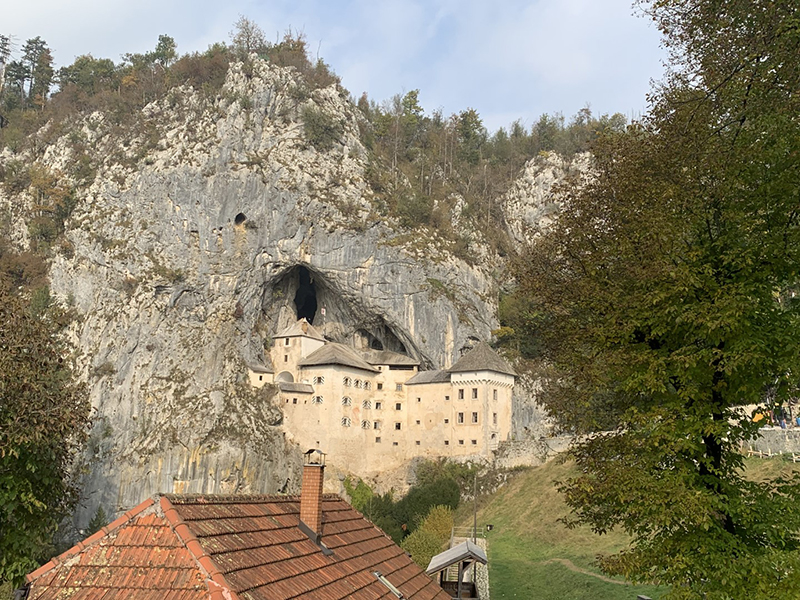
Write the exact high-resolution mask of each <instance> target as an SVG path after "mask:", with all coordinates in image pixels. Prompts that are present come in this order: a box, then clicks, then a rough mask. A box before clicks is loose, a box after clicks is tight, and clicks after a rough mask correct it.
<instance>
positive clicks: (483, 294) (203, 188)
mask: <svg viewBox="0 0 800 600" xmlns="http://www.w3.org/2000/svg"><path fill="white" fill-rule="evenodd" d="M310 110H311V111H315V114H321V115H323V116H324V117H325V118H327V119H328V120H329V121H331V122H333V123H335V124H336V127H337V131H339V132H341V134H340V135H339V136H338V138H337V141H336V142H335V143H334V144H332V147H330V148H326V149H325V150H324V151H319V150H317V149H316V148H315V147H314V144H313V143H312V142H311V141H310V140H309V139H308V138H307V135H306V132H305V130H304V126H303V115H308V114H310V113H309V111H310ZM358 119H359V117H358V113H357V110H356V109H355V107H354V106H353V105H352V103H351V102H350V101H349V100H348V99H347V97H346V96H345V94H344V92H342V91H341V90H340V89H339V88H337V87H335V86H330V87H327V88H323V89H317V90H308V89H306V88H304V87H303V85H302V82H299V81H298V80H297V78H296V77H295V74H294V73H293V71H292V70H291V69H281V68H278V67H275V66H273V65H270V64H269V63H267V62H265V61H261V60H252V61H248V62H247V63H235V64H233V65H231V67H230V69H229V72H228V75H227V79H226V82H225V84H224V86H223V88H222V91H221V93H220V94H219V95H217V96H215V97H213V98H208V97H205V96H203V95H202V94H200V93H198V92H196V91H195V90H193V89H192V88H189V87H184V88H175V89H173V90H172V91H170V92H169V94H168V95H167V96H166V97H164V98H162V99H161V100H159V101H157V102H154V103H151V104H149V105H147V106H146V108H145V109H144V113H143V115H142V120H141V122H142V123H143V124H145V125H146V127H145V128H143V129H141V130H138V131H137V130H129V131H123V132H121V133H120V131H119V128H118V127H116V126H115V124H114V123H111V122H109V120H108V119H107V117H106V116H104V115H103V114H101V113H94V114H92V115H90V116H89V117H86V118H84V119H82V120H80V121H78V122H76V123H74V124H73V126H72V130H71V131H68V132H65V133H64V134H63V135H62V136H61V137H58V138H57V139H56V141H55V143H52V144H51V145H50V146H49V147H48V148H47V149H46V151H45V152H44V153H43V155H42V156H41V158H39V159H38V161H39V163H41V164H42V165H44V167H45V168H47V169H49V170H50V171H51V172H53V173H61V172H66V171H67V166H68V165H69V164H70V162H71V161H74V160H76V157H75V155H74V151H73V150H72V147H73V146H72V145H71V143H70V139H71V138H70V136H76V135H79V136H81V137H82V139H83V140H84V142H85V144H86V145H87V146H88V147H90V148H91V149H92V152H94V154H95V157H96V158H97V161H98V164H99V167H98V169H97V173H96V176H95V177H94V179H93V182H92V183H91V184H90V185H88V186H85V187H83V188H81V189H80V191H79V193H78V198H77V206H76V208H75V209H74V211H73V212H72V214H71V216H70V218H69V220H68V221H67V223H66V232H65V238H66V240H67V242H66V243H64V244H62V251H61V252H58V253H55V255H54V258H53V260H52V265H51V272H50V279H51V290H52V292H53V294H54V295H55V296H56V297H58V298H60V299H61V301H62V302H64V303H68V304H71V305H73V306H74V308H75V310H76V312H77V315H78V318H77V320H76V322H75V324H74V325H73V327H72V329H71V335H72V336H73V341H74V343H75V346H76V347H77V349H78V351H79V353H80V360H81V364H82V367H83V372H82V375H83V377H85V379H86V381H87V382H88V384H89V389H90V395H91V401H92V404H93V406H94V407H95V408H96V411H97V425H96V427H95V429H94V431H93V434H92V440H91V445H90V451H89V454H90V457H89V458H90V459H91V462H90V465H89V466H90V468H89V469H88V472H89V475H87V479H86V484H85V492H86V501H85V502H84V503H83V505H82V508H81V509H80V510H79V513H78V522H79V523H85V522H86V521H87V520H88V519H89V518H90V517H91V515H92V514H93V513H94V511H95V509H96V507H97V506H98V504H100V503H102V504H103V505H104V506H105V507H106V508H107V509H110V512H113V511H116V510H122V509H126V508H129V507H131V506H133V505H134V504H136V503H137V502H139V501H140V500H141V499H142V498H144V497H146V496H148V495H150V494H153V493H155V492H157V491H160V492H218V491H221V492H246V491H249V492H275V491H278V490H288V491H296V490H297V489H298V485H299V477H298V475H299V464H300V451H301V450H302V449H299V448H296V447H292V446H291V445H289V444H288V443H287V442H286V441H285V439H284V436H283V433H282V432H281V430H280V427H279V425H280V423H281V418H282V416H281V413H280V409H279V408H278V407H276V406H273V405H272V404H271V402H270V400H271V397H272V392H271V390H270V388H269V387H266V388H264V389H263V390H259V391H258V392H255V391H254V390H252V389H250V388H249V386H248V385H247V378H246V373H247V365H248V364H260V363H262V362H263V360H264V348H265V347H266V346H267V345H268V344H269V342H270V338H271V336H273V335H274V334H275V333H276V332H277V331H278V330H280V329H282V328H283V327H285V326H287V325H288V324H289V323H291V322H293V321H294V320H295V319H297V318H298V317H300V316H305V317H307V318H308V319H309V320H312V321H313V323H314V326H315V327H317V328H319V329H320V330H322V331H323V333H324V334H325V335H326V336H327V337H329V338H330V339H332V340H334V341H341V342H352V341H353V340H359V341H361V342H362V343H369V344H372V345H379V346H381V347H383V348H385V349H388V350H396V351H404V352H407V353H408V354H410V355H412V356H414V357H417V358H419V359H420V360H421V361H422V362H423V364H425V365H429V366H437V367H447V366H449V365H450V364H451V363H452V362H453V361H454V360H455V359H457V358H458V355H459V351H460V350H461V349H462V348H463V347H464V346H467V345H469V344H471V343H472V342H473V341H474V340H476V339H488V338H489V337H490V332H491V330H492V329H493V328H495V327H496V326H497V323H496V318H495V314H496V305H495V302H496V297H497V290H498V284H499V283H501V282H499V281H498V280H497V274H498V273H499V272H500V271H499V267H500V266H502V262H501V260H500V259H499V258H498V257H497V256H496V255H494V254H493V253H492V252H491V251H490V250H488V249H487V248H486V247H483V246H480V247H477V246H476V247H475V248H474V249H473V250H474V253H473V254H474V255H476V256H483V257H489V258H488V259H487V260H482V261H481V264H478V265H476V264H470V263H468V262H466V261H464V260H462V259H459V258H456V257H455V256H454V255H453V254H452V253H451V252H450V251H449V246H448V242H447V241H446V240H444V239H440V238H439V237H438V236H437V235H436V233H435V232H425V233H423V234H420V233H419V232H416V233H409V232H405V231H402V229H401V228H400V227H399V226H398V224H397V223H395V222H393V221H392V219H390V218H388V217H385V216H382V215H381V214H380V212H379V211H378V210H377V209H376V204H375V202H374V201H373V192H372V190H371V189H370V187H369V185H368V184H367V182H366V178H365V170H366V168H367V152H366V151H365V149H364V147H363V146H362V144H361V142H360V141H359V136H358ZM11 160H25V157H24V156H23V157H19V156H12V155H11V154H10V152H8V151H6V152H5V154H2V155H0V164H2V163H3V162H6V163H8V162H9V161H11ZM531 168H535V167H531ZM552 169H556V166H552ZM520 189H522V188H520ZM0 193H2V192H0ZM524 195H525V194H524V193H520V194H517V196H515V198H516V200H515V202H516V204H515V206H516V207H517V210H516V213H514V211H509V216H508V222H509V223H510V227H511V231H512V232H514V233H515V234H516V232H517V231H522V229H523V225H521V224H520V223H522V222H529V221H530V215H529V214H527V213H526V209H525V208H524V205H525V200H524ZM0 203H2V205H3V206H4V208H5V209H6V212H7V213H8V214H9V215H10V218H11V219H12V221H13V224H14V227H13V229H14V231H16V232H17V235H18V240H17V241H18V242H19V243H21V244H24V243H25V242H26V237H27V233H26V232H27V223H26V220H25V215H29V214H30V213H31V210H32V208H33V206H34V204H35V198H33V197H32V192H31V191H30V190H28V191H23V192H21V193H20V194H17V195H13V196H12V195H8V194H6V195H5V196H2V198H0ZM526 219H527V220H526ZM475 243H476V244H478V245H480V243H479V242H475ZM323 309H324V310H323ZM331 462H332V463H333V464H335V462H336V461H335V457H332V458H331Z"/></svg>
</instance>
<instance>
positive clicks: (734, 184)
mask: <svg viewBox="0 0 800 600" xmlns="http://www.w3.org/2000/svg"><path fill="white" fill-rule="evenodd" d="M645 8H646V9H647V10H648V12H649V14H651V15H652V16H653V18H654V19H655V20H656V22H657V23H658V25H659V27H660V28H661V30H662V31H663V32H664V34H665V39H666V45H667V47H668V48H669V49H670V50H671V56H672V58H671V69H670V71H669V73H668V75H667V77H666V79H665V81H664V82H663V83H662V84H661V85H660V86H659V87H658V88H656V89H655V90H654V92H653V95H652V97H651V102H652V104H651V109H650V111H649V114H648V115H647V116H646V117H645V118H644V119H643V121H642V123H640V124H638V125H636V126H633V127H631V128H629V130H628V131H627V132H626V133H618V132H614V131H610V132H606V133H604V134H602V135H601V136H600V138H599V141H598V142H597V143H596V144H595V145H594V148H593V150H594V157H595V164H594V172H593V174H592V177H591V180H590V181H589V182H583V184H580V185H579V184H577V183H576V184H574V185H570V186H568V187H567V188H566V189H565V199H564V206H563V211H562V213H561V215H560V217H559V220H558V222H557V223H556V225H555V226H554V227H553V229H552V230H551V231H550V232H548V233H547V234H546V235H544V236H542V238H541V239H540V240H539V241H538V242H537V243H536V244H535V246H534V247H533V248H532V249H531V251H530V252H529V253H528V254H527V255H526V256H525V257H524V260H523V261H521V262H520V265H519V267H518V272H519V276H520V281H521V282H522V290H523V293H524V294H525V295H527V296H528V297H529V298H530V299H531V301H533V303H534V305H535V306H537V307H538V308H539V309H540V312H541V314H540V315H539V317H538V319H537V322H536V323H535V326H532V330H534V329H535V330H536V331H538V332H539V334H540V335H541V338H542V347H543V352H544V355H545V357H546V359H547V361H548V364H549V366H550V367H552V368H553V369H554V372H555V374H554V376H553V377H552V378H551V379H550V380H549V383H548V386H547V394H546V397H545V401H546V402H547V405H548V408H549V410H550V412H551V413H552V414H553V415H554V416H555V417H557V418H558V419H559V420H560V421H561V423H562V425H563V426H564V427H565V428H567V429H570V430H571V431H573V432H575V433H578V434H589V435H586V436H585V437H582V438H579V439H580V441H579V442H577V443H576V444H575V446H574V448H573V455H574V457H575V459H576V460H577V463H578V466H579V468H580V470H581V473H582V474H581V475H580V476H578V477H576V478H573V479H572V480H570V481H568V482H566V483H565V484H564V486H563V491H564V492H565V494H566V499H567V502H568V503H569V505H570V506H571V507H572V508H573V509H574V510H575V519H576V521H575V522H581V523H588V524H589V525H591V526H592V528H594V529H595V530H596V531H597V532H600V533H602V532H605V531H608V530H610V529H612V528H614V527H620V528H622V529H624V530H625V531H626V532H627V533H629V534H630V535H631V536H632V543H631V547H630V548H629V549H627V550H625V551H623V552H621V553H619V554H617V555H614V556H611V557H605V558H604V559H602V561H601V565H602V566H603V568H604V569H605V570H606V571H608V572H609V573H613V574H619V575H623V576H625V577H626V578H628V579H631V580H634V581H650V582H654V583H659V584H664V585H669V586H673V587H672V592H671V594H670V596H669V597H670V598H706V599H717V598H719V599H723V598H724V599H728V598H749V599H758V598H778V597H795V596H797V595H798V594H800V547H799V546H798V533H799V532H800V511H798V510H797V506H798V502H800V480H798V478H796V477H795V478H790V479H776V480H772V481H760V482H754V481H751V480H748V479H746V478H745V476H744V474H743V457H742V453H741V444H743V443H746V442H747V441H748V440H751V439H753V438H754V437H756V436H757V435H758V432H757V429H756V425H754V424H753V423H752V421H751V419H750V415H749V414H748V413H747V412H746V411H745V410H744V409H743V408H742V407H743V406H745V405H752V404H756V405H758V404H763V403H764V399H765V391H766V390H767V389H770V390H772V391H773V392H774V394H775V396H776V398H777V401H778V402H780V401H781V400H782V399H786V398H787V397H789V395H790V394H791V393H792V391H793V390H794V389H795V386H796V382H797V379H798V376H800V303H798V301H797V299H796V298H795V292H794V290H795V289H796V286H797V284H798V281H799V280H800V222H799V221H798V219H799V218H800V209H799V208H798V207H800V153H798V151H797V149H798V148H800V120H798V118H797V115H798V114H800V97H798V95H797V94H796V90H797V89H800V68H798V64H797V61H796V55H797V51H798V48H800V26H799V25H800V7H798V5H797V4H796V3H795V2H788V1H783V2H780V1H779V2H761V1H756V2H746V3H745V2H719V1H717V0H681V1H679V0H658V1H655V2H652V3H651V4H649V5H647V6H645Z"/></svg>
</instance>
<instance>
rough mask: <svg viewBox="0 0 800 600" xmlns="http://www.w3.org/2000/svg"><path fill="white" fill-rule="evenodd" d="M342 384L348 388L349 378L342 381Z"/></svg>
mask: <svg viewBox="0 0 800 600" xmlns="http://www.w3.org/2000/svg"><path fill="white" fill-rule="evenodd" d="M342 384H344V386H345V387H350V385H351V382H350V378H349V377H345V378H344V379H342Z"/></svg>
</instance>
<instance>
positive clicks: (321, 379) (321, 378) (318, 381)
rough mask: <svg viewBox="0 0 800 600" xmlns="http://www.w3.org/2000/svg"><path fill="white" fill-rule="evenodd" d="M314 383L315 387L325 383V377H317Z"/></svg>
mask: <svg viewBox="0 0 800 600" xmlns="http://www.w3.org/2000/svg"><path fill="white" fill-rule="evenodd" d="M312 382H313V384H314V385H319V384H322V383H325V377H323V376H322V375H317V376H316V377H314V379H313V380H312Z"/></svg>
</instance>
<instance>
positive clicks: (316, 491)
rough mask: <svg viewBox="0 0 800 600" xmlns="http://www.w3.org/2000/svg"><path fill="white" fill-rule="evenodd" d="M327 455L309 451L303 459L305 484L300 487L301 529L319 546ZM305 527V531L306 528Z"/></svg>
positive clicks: (317, 451)
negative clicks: (323, 480)
mask: <svg viewBox="0 0 800 600" xmlns="http://www.w3.org/2000/svg"><path fill="white" fill-rule="evenodd" d="M324 474H325V453H324V452H321V451H319V450H313V449H312V450H309V451H308V452H306V453H305V455H304V458H303V483H302V485H301V487H300V529H303V530H304V531H305V529H307V530H308V531H305V533H306V534H307V535H308V537H310V538H311V539H312V540H314V541H315V542H316V543H317V544H319V542H320V538H321V537H322V479H323V475H324ZM303 526H305V529H304V527H303Z"/></svg>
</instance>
